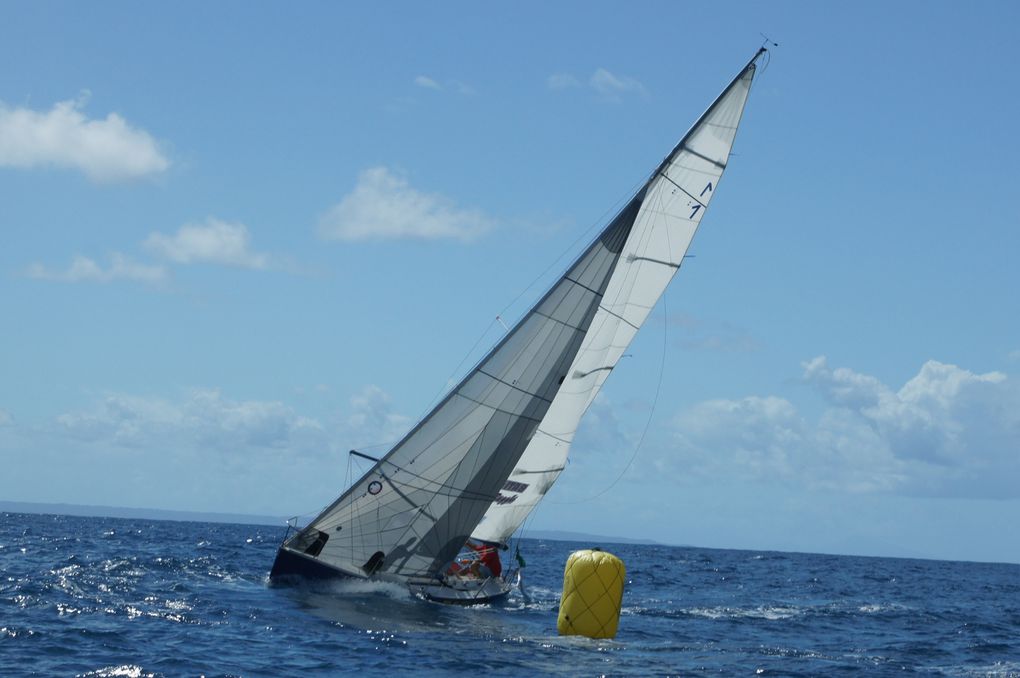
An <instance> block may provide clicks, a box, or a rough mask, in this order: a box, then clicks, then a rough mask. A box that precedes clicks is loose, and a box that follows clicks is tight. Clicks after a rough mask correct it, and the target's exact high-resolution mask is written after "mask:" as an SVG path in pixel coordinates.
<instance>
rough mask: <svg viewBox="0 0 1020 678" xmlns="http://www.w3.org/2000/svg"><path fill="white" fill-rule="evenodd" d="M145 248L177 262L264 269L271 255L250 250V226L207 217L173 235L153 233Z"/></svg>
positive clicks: (185, 226) (187, 225)
mask: <svg viewBox="0 0 1020 678" xmlns="http://www.w3.org/2000/svg"><path fill="white" fill-rule="evenodd" d="M145 247H146V249H148V250H149V251H151V252H153V253H154V254H157V255H159V256H161V257H163V258H165V259H168V260H170V261H173V262H175V263H178V264H195V263H211V264H224V265H227V266H238V267H241V268H252V269H264V268H266V267H267V265H268V263H269V257H268V255H265V254H260V253H257V252H253V251H252V250H251V243H250V236H249V234H248V227H247V226H245V225H244V224H241V223H233V224H232V223H228V222H225V221H221V220H219V219H214V218H209V219H206V221H205V223H204V224H185V225H184V226H181V227H180V228H179V229H178V230H177V233H175V234H173V235H164V234H162V233H152V234H151V235H149V237H148V239H147V240H146V241H145Z"/></svg>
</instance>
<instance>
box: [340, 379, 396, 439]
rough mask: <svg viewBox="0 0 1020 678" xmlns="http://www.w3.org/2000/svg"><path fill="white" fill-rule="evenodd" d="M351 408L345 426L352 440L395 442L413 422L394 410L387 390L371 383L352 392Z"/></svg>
mask: <svg viewBox="0 0 1020 678" xmlns="http://www.w3.org/2000/svg"><path fill="white" fill-rule="evenodd" d="M351 410H352V412H351V415H350V416H349V417H348V418H347V430H348V431H349V432H350V434H351V436H352V444H383V443H388V442H394V441H395V440H396V439H398V438H399V437H400V436H402V435H403V434H404V433H406V432H407V430H408V428H409V427H410V425H411V423H412V422H411V419H410V418H409V417H405V416H404V415H402V414H397V413H395V412H393V407H392V403H391V401H390V396H389V394H387V393H386V392H385V391H383V390H382V389H381V388H379V387H378V386H375V385H373V384H369V385H368V386H365V388H363V389H362V390H361V392H360V393H358V394H357V395H354V396H351ZM359 441H360V442H359Z"/></svg>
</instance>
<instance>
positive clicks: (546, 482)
mask: <svg viewBox="0 0 1020 678" xmlns="http://www.w3.org/2000/svg"><path fill="white" fill-rule="evenodd" d="M760 54H761V52H759V53H758V54H757V55H755V58H754V59H752V60H751V62H750V63H749V64H748V65H747V66H746V67H745V68H744V70H743V71H741V73H740V74H739V75H738V76H737V77H736V78H735V79H734V80H733V82H732V83H730V85H729V86H728V87H727V88H726V89H725V90H724V91H723V93H722V94H721V95H720V96H719V98H718V99H716V101H715V102H714V103H713V104H712V105H711V106H710V107H709V108H708V110H707V111H706V112H705V113H704V115H702V116H701V118H700V119H699V120H698V122H697V123H695V125H694V126H693V127H692V128H691V129H690V131H689V132H688V133H687V134H686V135H685V136H684V137H683V139H682V140H681V141H680V143H679V144H677V146H676V147H675V148H674V149H673V152H672V153H670V155H669V156H667V157H666V159H665V160H664V161H663V162H662V164H661V165H660V166H659V167H658V168H657V169H656V171H655V172H654V173H653V174H652V176H651V177H650V178H649V179H648V181H647V182H646V183H645V185H644V186H643V187H642V189H641V190H640V191H638V193H637V195H636V196H635V198H634V200H633V201H632V203H631V204H630V205H628V208H627V209H633V208H634V205H633V202H634V201H637V202H638V205H639V206H638V209H637V216H636V217H635V219H634V225H633V227H632V228H631V229H630V233H629V235H628V236H627V240H626V242H625V243H624V246H623V254H622V256H621V257H620V260H619V262H618V263H617V265H616V268H615V270H614V271H613V273H612V275H611V276H610V278H609V282H608V284H607V285H606V291H605V294H604V296H603V298H602V301H601V302H600V303H599V307H598V310H597V311H596V313H595V317H594V318H593V319H592V322H591V325H590V328H589V330H588V333H587V334H586V335H585V337H584V341H583V343H582V344H581V349H580V350H579V351H578V353H577V356H576V357H575V358H574V362H573V363H572V364H571V365H570V368H569V369H568V370H567V378H566V380H565V381H564V383H563V385H562V386H561V387H560V389H559V391H558V392H557V394H556V397H555V398H554V399H553V402H552V404H551V405H550V406H549V409H548V411H547V412H546V415H545V417H544V418H543V419H542V422H541V423H540V424H539V425H538V429H537V430H536V431H535V435H534V437H533V438H532V439H531V442H530V443H529V444H528V447H527V448H526V449H525V451H524V454H523V455H522V456H521V459H520V461H519V462H517V465H516V466H515V467H514V469H513V471H512V472H511V473H510V477H509V478H508V479H507V482H506V483H505V484H504V486H503V488H502V490H501V492H500V494H499V495H498V496H497V497H496V500H495V501H494V502H493V503H492V505H491V506H490V507H489V509H488V511H486V513H485V516H484V517H483V518H482V521H481V522H480V523H479V525H478V527H476V528H475V530H474V532H472V535H471V536H472V537H473V538H474V539H478V540H481V541H487V542H495V543H500V544H505V543H507V541H508V540H509V539H510V537H511V535H512V534H513V533H514V532H515V531H517V529H518V528H519V527H520V526H521V524H522V523H523V522H524V520H525V519H526V518H527V517H528V514H529V513H531V511H532V510H533V509H534V508H535V506H537V505H538V503H539V502H540V501H541V500H542V498H543V497H544V496H545V494H546V493H547V492H548V491H549V489H550V488H551V487H552V485H553V483H554V482H555V481H556V479H557V478H558V477H559V475H560V473H561V472H562V471H563V468H564V466H565V465H566V463H567V455H568V452H569V451H570V445H571V443H572V442H573V439H574V434H575V433H576V431H577V427H578V424H579V423H580V421H581V417H582V416H583V415H584V413H585V411H586V410H587V409H588V407H589V406H590V405H591V403H592V401H593V400H594V399H595V396H596V395H597V394H598V392H599V389H600V388H601V387H602V384H603V383H605V380H606V378H607V377H608V376H609V374H610V372H611V371H612V370H613V368H614V367H615V366H616V363H617V362H618V361H619V360H620V358H621V356H623V354H624V352H625V351H626V350H627V346H628V345H629V344H630V342H631V340H632V339H633V338H634V335H635V334H637V331H638V329H639V328H640V327H641V325H642V324H643V323H644V321H645V319H646V318H647V317H648V314H649V313H650V312H651V310H652V308H653V307H654V306H655V304H656V303H657V302H658V300H659V298H660V297H661V296H662V293H663V292H664V291H665V289H666V286H667V285H668V284H669V282H670V280H672V278H673V276H674V275H675V274H676V272H677V270H679V268H680V264H681V262H682V261H683V258H684V256H685V255H686V253H687V249H688V247H689V246H690V244H691V241H692V240H693V238H694V233H695V231H696V230H697V228H698V224H699V223H700V222H701V219H702V217H703V216H704V214H705V208H707V207H708V204H709V202H711V200H712V196H713V195H715V191H716V189H717V188H718V186H719V179H720V178H721V177H722V174H723V170H724V169H725V168H726V163H727V162H728V160H729V155H730V149H731V148H732V146H733V140H734V138H735V136H736V133H737V127H738V125H739V123H740V118H741V115H742V113H743V110H744V104H745V102H746V101H747V95H748V92H749V90H750V87H751V80H752V79H753V77H754V72H755V61H756V60H757V58H758V56H759V55H760Z"/></svg>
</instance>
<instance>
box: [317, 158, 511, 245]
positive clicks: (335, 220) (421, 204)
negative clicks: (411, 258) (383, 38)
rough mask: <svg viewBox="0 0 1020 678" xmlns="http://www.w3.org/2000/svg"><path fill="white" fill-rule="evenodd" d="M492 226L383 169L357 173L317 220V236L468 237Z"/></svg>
mask: <svg viewBox="0 0 1020 678" xmlns="http://www.w3.org/2000/svg"><path fill="white" fill-rule="evenodd" d="M492 226H493V221H492V219H490V218H489V217H487V216H485V215H484V214H483V213H482V212H480V211H478V210H469V209H461V208H459V207H457V206H456V205H455V204H454V202H453V201H452V200H450V199H449V198H447V197H445V196H443V195H440V194H438V193H425V192H423V191H419V190H417V189H415V188H413V187H411V186H410V184H408V182H407V180H406V179H405V178H404V177H402V176H400V175H398V174H395V173H393V172H391V171H390V170H389V169H387V168H385V167H374V168H372V169H368V170H365V171H363V172H362V173H361V174H360V175H359V176H358V183H357V185H356V186H355V187H354V190H353V191H352V192H351V193H349V194H348V195H347V196H345V197H344V198H343V199H342V200H341V201H340V202H339V203H338V204H337V205H335V206H334V207H332V208H331V209H330V210H329V212H327V213H326V215H325V216H324V217H323V218H322V219H321V221H320V222H319V234H320V235H321V236H322V237H323V238H327V239H331V240H346V241H357V240H396V239H404V238H410V239H417V240H437V239H443V238H450V239H455V240H462V241H470V240H472V239H474V238H476V237H478V236H479V235H480V234H482V233H484V232H485V231H487V230H489V229H490V228H492Z"/></svg>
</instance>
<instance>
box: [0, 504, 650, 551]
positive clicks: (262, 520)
mask: <svg viewBox="0 0 1020 678" xmlns="http://www.w3.org/2000/svg"><path fill="white" fill-rule="evenodd" d="M4 511H6V512H8V513H43V514H53V515H60V516H88V517H95V518H134V519H136V520H177V521H181V522H195V523H235V524H239V525H273V526H276V527H283V526H284V525H286V523H287V519H286V518H284V517H283V516H259V515H251V514H247V513H204V512H201V511H171V510H168V509H147V508H129V507H124V506H90V505H81V504H43V503H37V502H30V501H4V500H2V499H0V512H4ZM524 536H525V538H527V539H552V540H554V541H576V542H582V543H584V544H586V545H588V546H600V545H602V544H651V545H653V546H663V545H664V544H662V543H661V542H657V541H653V540H651V539H631V538H629V537H607V536H605V535H597V534H587V533H584V532H566V531H562V530H529V531H528V532H527V533H526V534H525V535H524Z"/></svg>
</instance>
